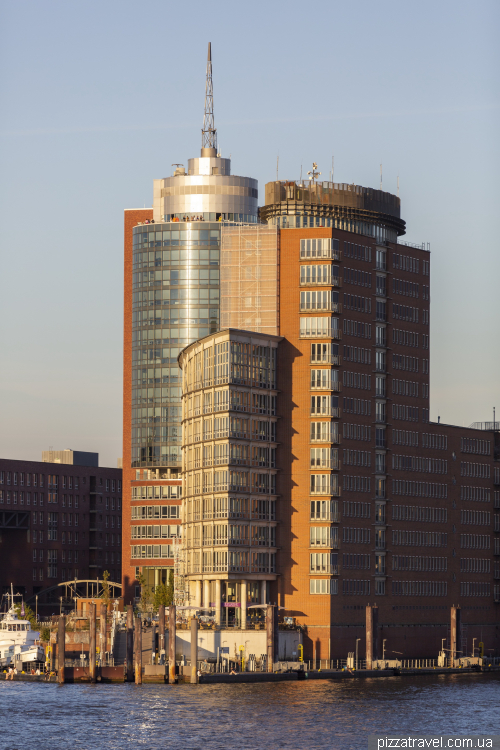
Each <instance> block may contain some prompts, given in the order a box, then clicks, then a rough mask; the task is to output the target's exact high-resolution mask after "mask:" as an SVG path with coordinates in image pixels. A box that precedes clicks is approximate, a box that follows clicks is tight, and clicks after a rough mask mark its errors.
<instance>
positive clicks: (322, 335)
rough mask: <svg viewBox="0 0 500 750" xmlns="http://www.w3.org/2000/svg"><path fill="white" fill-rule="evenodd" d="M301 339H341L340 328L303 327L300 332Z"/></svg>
mask: <svg viewBox="0 0 500 750" xmlns="http://www.w3.org/2000/svg"><path fill="white" fill-rule="evenodd" d="M299 338H300V339H341V338H342V331H341V329H340V328H319V329H318V328H316V329H315V328H310V329H307V328H302V329H301V330H300V332H299Z"/></svg>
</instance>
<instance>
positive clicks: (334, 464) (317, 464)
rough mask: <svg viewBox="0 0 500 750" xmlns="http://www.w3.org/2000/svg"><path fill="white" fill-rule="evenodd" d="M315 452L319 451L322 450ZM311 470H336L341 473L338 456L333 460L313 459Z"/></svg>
mask: <svg viewBox="0 0 500 750" xmlns="http://www.w3.org/2000/svg"><path fill="white" fill-rule="evenodd" d="M315 450H318V451H319V450H320V448H317V449H315ZM321 450H326V448H322V449H321ZM311 469H334V470H336V471H339V469H340V461H339V459H338V456H336V457H332V458H311Z"/></svg>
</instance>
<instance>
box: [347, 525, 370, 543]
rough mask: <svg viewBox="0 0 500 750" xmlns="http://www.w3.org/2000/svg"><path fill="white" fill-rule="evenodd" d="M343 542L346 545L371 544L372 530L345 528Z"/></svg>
mask: <svg viewBox="0 0 500 750" xmlns="http://www.w3.org/2000/svg"><path fill="white" fill-rule="evenodd" d="M342 542H343V543H344V544H370V529H364V528H358V527H349V526H344V527H343V528H342Z"/></svg>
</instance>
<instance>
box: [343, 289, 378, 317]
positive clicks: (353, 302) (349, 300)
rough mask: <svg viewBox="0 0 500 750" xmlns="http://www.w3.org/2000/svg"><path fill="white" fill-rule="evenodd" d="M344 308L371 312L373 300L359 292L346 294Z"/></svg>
mask: <svg viewBox="0 0 500 750" xmlns="http://www.w3.org/2000/svg"><path fill="white" fill-rule="evenodd" d="M344 308H345V309H346V310H355V311H356V312H361V313H368V314H371V311H372V301H371V299H370V298H369V297H360V296H359V295H357V294H344Z"/></svg>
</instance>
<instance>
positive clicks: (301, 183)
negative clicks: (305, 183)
mask: <svg viewBox="0 0 500 750" xmlns="http://www.w3.org/2000/svg"><path fill="white" fill-rule="evenodd" d="M300 184H301V185H302V164H301V165H300Z"/></svg>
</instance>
